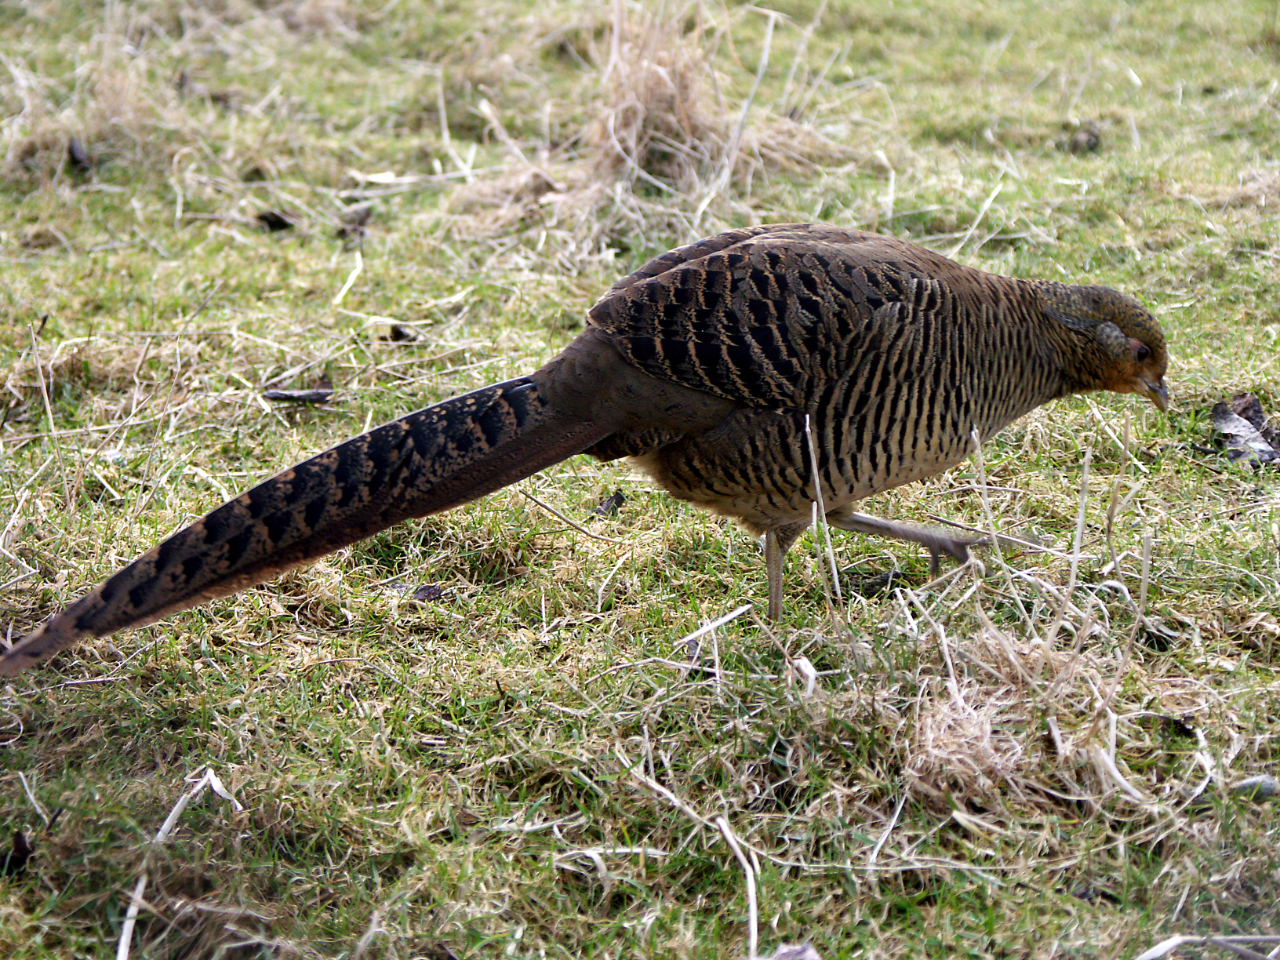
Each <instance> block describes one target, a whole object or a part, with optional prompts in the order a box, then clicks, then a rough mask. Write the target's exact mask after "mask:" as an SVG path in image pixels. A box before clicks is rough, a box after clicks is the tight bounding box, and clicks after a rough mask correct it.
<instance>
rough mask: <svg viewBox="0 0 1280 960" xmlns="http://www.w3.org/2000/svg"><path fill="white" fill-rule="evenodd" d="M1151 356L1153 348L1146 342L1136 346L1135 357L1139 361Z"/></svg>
mask: <svg viewBox="0 0 1280 960" xmlns="http://www.w3.org/2000/svg"><path fill="white" fill-rule="evenodd" d="M1149 356H1151V348H1150V347H1148V346H1147V345H1146V344H1145V343H1140V344H1138V346H1137V347H1136V348H1134V351H1133V359H1135V360H1137V361H1138V362H1139V363H1142V362H1143V361H1144V360H1146V359H1147V358H1148V357H1149Z"/></svg>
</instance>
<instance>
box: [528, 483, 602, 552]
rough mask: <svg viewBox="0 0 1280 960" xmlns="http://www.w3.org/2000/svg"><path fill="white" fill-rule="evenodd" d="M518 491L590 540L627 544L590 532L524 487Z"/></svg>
mask: <svg viewBox="0 0 1280 960" xmlns="http://www.w3.org/2000/svg"><path fill="white" fill-rule="evenodd" d="M520 492H521V493H523V494H524V495H525V496H526V497H528V498H529V499H530V500H532V501H533V502H534V503H536V504H537V505H538V506H540V507H541V508H542V509H543V510H545V511H547V513H550V514H552V515H553V516H555V517H558V518H559V519H561V520H563V521H564V522H565V523H567V524H568V525H569V526H571V527H573V529H575V530H577V531H578V532H579V533H580V534H582V535H583V536H584V537H590V538H591V539H592V540H603V541H604V542H605V543H613V544H617V545H618V546H620V547H625V546H627V544H626V542H625V541H622V540H614V539H613V538H612V537H602V536H600V534H598V533H592V532H591V531H590V530H588V529H586V527H583V526H582V525H580V524H577V523H574V522H573V521H572V520H570V519H569V518H568V517H566V516H565V515H564V514H563V513H561V512H560V511H559V510H557V509H556V508H555V507H553V506H551V505H550V504H547V503H543V502H542V501H541V500H539V499H538V498H537V497H535V496H534V495H533V494H532V493H530V492H529V491H528V490H526V489H524V488H523V487H521V488H520Z"/></svg>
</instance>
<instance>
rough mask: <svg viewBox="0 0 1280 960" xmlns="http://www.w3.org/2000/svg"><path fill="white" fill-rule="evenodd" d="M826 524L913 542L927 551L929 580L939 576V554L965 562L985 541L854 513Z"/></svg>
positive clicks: (830, 516) (834, 517) (829, 517)
mask: <svg viewBox="0 0 1280 960" xmlns="http://www.w3.org/2000/svg"><path fill="white" fill-rule="evenodd" d="M827 523H829V524H831V525H832V526H833V527H839V528H840V529H841V530H852V531H854V532H855V533H870V534H873V535H875V536H880V537H893V538H894V539H895V540H908V541H910V542H912V543H918V544H921V545H922V546H924V547H925V548H926V549H927V550H928V551H929V577H930V579H932V578H934V577H937V575H938V557H939V555H941V554H943V553H945V554H947V555H948V556H951V557H954V558H955V559H956V560H958V561H959V562H960V563H968V562H969V548H970V547H971V546H973V545H974V544H977V543H981V542H982V541H983V540H984V539H985V538H984V537H979V538H978V539H976V540H962V539H960V538H958V537H949V536H947V535H946V534H944V533H939V532H938V531H936V530H928V529H926V528H924V527H913V526H911V525H910V524H906V523H894V522H893V521H892V520H881V519H880V518H879V517H869V516H867V515H866V514H865V513H853V512H852V511H850V512H848V513H843V514H836V513H829V514H827Z"/></svg>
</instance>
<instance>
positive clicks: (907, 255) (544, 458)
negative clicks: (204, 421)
mask: <svg viewBox="0 0 1280 960" xmlns="http://www.w3.org/2000/svg"><path fill="white" fill-rule="evenodd" d="M587 319H588V323H587V327H586V329H585V330H584V332H582V333H581V334H580V335H578V337H577V338H576V339H574V340H573V341H572V342H571V343H570V344H569V345H568V346H567V347H566V348H565V349H564V351H563V352H562V353H560V354H559V356H557V357H555V358H554V359H552V360H551V361H550V362H548V363H547V364H546V365H545V366H544V367H542V369H540V370H538V371H537V372H535V373H532V374H530V375H528V376H523V377H517V378H516V379H514V380H508V381H506V382H504V383H496V384H493V385H492V386H487V387H483V388H481V389H479V390H476V391H473V392H472V393H468V394H466V395H464V396H460V397H456V398H454V399H452V400H446V401H444V402H443V403H439V404H436V405H435V406H431V407H427V408H426V409H424V410H419V411H418V412H416V413H411V414H409V415H408V416H405V417H403V418H401V419H399V420H396V421H393V422H391V423H388V424H386V425H384V426H381V427H378V428H376V429H374V430H371V431H370V432H368V433H365V434H362V435H360V436H358V437H355V438H353V439H351V440H348V441H346V442H345V443H342V444H340V445H338V446H336V447H334V448H333V449H331V450H328V451H326V452H324V453H321V454H319V455H317V456H315V457H313V458H312V459H310V460H307V461H305V462H303V463H300V464H298V465H297V466H294V467H291V468H289V469H288V470H285V471H284V472H283V473H280V474H278V475H277V476H275V477H272V478H271V479H270V480H267V481H265V482H263V483H261V484H259V485H258V486H256V487H254V488H253V489H251V490H249V491H248V492H247V493H244V494H241V495H240V496H238V497H236V498H235V499H234V500H231V501H229V502H228V503H226V504H223V505H222V506H221V507H219V508H217V509H216V510H214V511H213V512H212V513H210V514H208V515H207V516H205V517H204V518H203V519H201V520H197V521H196V522H195V523H193V524H191V525H190V526H189V527H187V528H185V529H183V530H181V531H179V532H178V533H176V534H174V535H173V536H171V537H170V538H169V539H167V540H165V541H164V542H163V543H161V544H159V545H158V546H156V547H155V548H153V549H152V550H150V551H149V552H147V553H145V554H143V555H142V556H141V557H139V558H138V559H136V560H135V561H133V563H131V564H129V565H128V566H127V567H125V568H124V569H123V570H121V571H120V572H118V573H116V574H115V575H114V576H112V577H111V578H109V579H108V580H105V581H104V582H102V583H101V584H99V585H98V586H96V587H94V588H93V589H92V590H91V591H89V593H87V594H86V595H85V596H83V597H81V598H80V599H79V600H77V601H76V602H75V603H73V604H71V605H70V606H69V607H67V608H66V609H65V610H63V611H62V612H61V613H57V614H55V615H54V616H53V617H51V618H50V619H49V620H48V621H46V622H45V623H44V624H43V625H41V626H39V627H38V628H37V629H36V630H34V631H33V632H32V633H30V634H29V635H28V636H26V637H25V638H24V639H22V640H21V641H19V642H18V643H17V644H15V645H14V646H13V647H12V648H11V649H9V650H8V651H7V652H6V653H5V654H4V656H3V658H2V659H0V674H3V675H6V676H10V675H13V674H16V673H17V672H19V671H21V670H23V669H25V668H26V667H29V666H31V665H33V664H36V663H39V662H40V661H42V660H45V659H47V658H48V657H50V656H52V655H53V654H54V653H56V652H57V651H59V650H62V649H64V648H66V647H68V646H70V645H72V644H74V643H76V642H77V641H79V640H82V639H84V638H86V637H101V636H105V635H107V634H110V633H114V632H115V631H117V630H123V629H125V628H126V627H136V626H142V625H145V624H148V623H151V622H153V621H155V620H158V619H160V618H162V617H165V616H167V615H168V614H171V613H174V612H176V611H179V610H183V609H186V608H188V607H192V606H195V605H196V604H199V603H202V602H204V601H206V600H211V599H213V598H215V597H221V596H225V595H227V594H229V593H233V592H235V591H237V590H241V589H244V588H246V587H249V586H251V585H253V584H255V583H259V582H261V581H263V580H266V579H268V578H270V577H272V576H274V575H276V574H278V573H280V572H282V571H284V570H287V569H289V568H291V567H295V566H297V565H299V564H302V563H305V562H307V561H309V560H313V559H315V558H317V557H320V556H322V555H324V554H326V553H329V552H331V551H333V550H337V549H338V548H340V547H343V546H345V545H347V544H350V543H353V542H355V541H357V540H361V539H363V538H365V537H368V536H371V535H372V534H374V533H376V532H378V531H379V530H383V529H385V528H386V527H389V526H391V525H392V524H395V523H399V522H400V521H401V520H405V519H407V518H410V517H423V516H427V515H428V514H433V513H437V512H439V511H441V510H447V509H449V508H451V507H456V506H458V505H460V504H463V503H467V502H469V501H472V500H475V499H477V498H478V497H481V496H484V495H485V494H487V493H491V492H493V491H494V490H497V489H499V488H501V487H505V486H507V485H508V484H511V483H515V482H516V481H518V480H521V479H523V478H525V477H528V476H530V475H531V474H533V473H536V472H537V471H539V470H541V469H543V468H544V467H547V466H550V465H551V464H554V463H557V462H558V461H560V460H563V459H565V458H566V457H569V456H572V455H574V454H577V453H587V454H590V455H592V456H594V457H596V458H598V459H600V460H614V459H617V458H620V457H628V458H630V460H631V462H632V463H633V464H634V465H635V466H638V467H639V468H640V469H641V470H642V471H644V472H645V473H647V474H648V475H649V476H650V477H652V478H653V480H654V481H656V483H657V484H658V485H659V486H661V487H663V488H664V489H666V490H667V491H668V492H669V493H671V494H672V495H674V496H676V497H678V498H680V499H681V500H686V501H689V502H690V503H693V504H695V505H697V506H698V507H702V508H704V509H707V510H711V511H713V512H715V513H719V514H724V515H727V516H730V517H734V518H736V519H737V520H738V521H740V522H741V524H742V525H743V526H744V527H745V528H746V529H747V530H748V531H750V532H751V533H753V534H755V535H757V536H760V535H763V537H764V542H765V569H766V573H767V578H768V615H769V616H770V617H771V618H777V617H778V616H779V615H780V613H781V609H782V580H783V563H784V560H785V557H786V554H787V551H788V550H789V549H790V547H791V545H792V543H794V541H795V540H796V538H797V537H798V536H799V535H800V534H801V533H802V532H803V531H804V530H805V528H806V527H808V525H809V523H810V520H811V516H812V504H813V503H814V502H815V501H817V502H821V503H822V504H823V507H824V509H825V511H826V519H827V522H828V523H830V524H832V525H834V526H836V527H841V528H845V529H849V530H855V531H860V532H864V533H873V534H882V535H887V536H891V537H896V538H899V539H903V540H907V541H911V542H916V543H920V544H923V545H924V546H926V547H927V548H928V549H929V551H930V554H931V558H932V561H933V562H934V563H935V564H936V562H937V558H938V555H939V554H940V553H947V554H949V555H950V556H953V557H955V558H956V559H958V560H961V561H964V560H966V559H967V557H968V546H969V543H968V542H966V541H964V540H961V539H957V538H952V537H949V536H945V535H943V534H941V533H938V532H935V531H931V530H925V529H917V528H915V527H911V526H908V525H905V524H899V523H894V522H891V521H886V520H880V519H877V518H874V517H868V516H865V515H863V514H859V513H855V512H853V510H852V505H853V504H854V503H856V502H857V501H858V500H861V499H863V498H864V497H868V496H870V495H872V494H875V493H878V492H880V491H883V490H888V489H890V488H893V487H897V486H900V485H902V484H905V483H910V482H911V481H913V480H922V479H924V478H926V477H931V476H934V475H936V474H939V473H941V472H942V471H944V470H946V469H948V468H949V467H952V466H954V465H956V464H958V463H960V462H961V461H963V460H964V459H965V458H966V457H967V456H968V455H969V454H970V452H971V451H972V447H973V437H974V435H975V431H976V435H977V436H979V437H981V438H983V439H986V438H988V437H991V436H993V435H994V434H995V433H996V432H998V431H999V430H1001V429H1002V428H1004V427H1005V426H1007V425H1008V424H1010V423H1011V422H1013V421H1014V420H1016V419H1017V418H1018V417H1020V416H1022V415H1023V414H1025V413H1027V412H1028V411H1030V410H1033V409H1035V408H1036V407H1038V406H1040V405H1041V404H1043V403H1046V402H1048V401H1049V400H1053V399H1055V398H1058V397H1065V396H1068V395H1071V394H1078V393H1085V392H1088V391H1094V390H1111V391H1115V392H1117V393H1136V394H1139V395H1141V396H1144V397H1146V398H1147V399H1149V400H1151V401H1152V402H1153V403H1155V405H1156V406H1157V407H1158V408H1159V409H1161V410H1165V409H1167V406H1168V392H1167V390H1166V388H1165V383H1164V374H1165V370H1166V368H1167V366H1168V355H1167V352H1166V349H1165V339H1164V335H1163V333H1162V332H1161V329H1160V326H1159V324H1158V323H1157V322H1156V320H1155V319H1154V318H1153V317H1152V315H1151V314H1150V313H1149V312H1148V311H1147V310H1146V309H1145V308H1144V307H1143V306H1142V305H1141V304H1140V303H1139V302H1138V301H1137V300H1135V299H1133V298H1132V297H1129V296H1126V295H1124V294H1121V293H1118V292H1116V291H1114V290H1110V289H1108V288H1106V287H1100V286H1075V285H1068V284H1063V283H1057V282H1052V281H1047V280H1021V279H1014V278H1010V277H1001V276H996V275H993V274H989V273H984V272H982V271H980V270H975V269H972V268H969V267H965V266H962V265H960V264H958V263H955V262H953V261H951V260H949V259H947V258H946V257H943V256H941V255H940V254H937V253H934V252H931V251H929V250H926V249H924V248H922V247H918V246H915V245H913V244H910V243H905V242H903V241H900V240H896V239H893V238H890V237H885V236H880V235H877V234H873V233H866V232H862V231H857V230H848V229H843V228H839V227H834V226H824V225H819V224H778V225H770V226H760V227H752V228H748V229H741V230H733V231H730V232H728V233H722V234H720V235H718V236H715V237H711V238H709V239H705V240H701V241H698V242H696V243H692V244H689V245H687V246H683V247H680V248H678V249H676V250H673V251H671V252H670V253H666V254H663V255H662V256H659V257H657V258H656V259H654V260H653V261H651V262H650V263H648V264H646V265H645V266H643V267H641V268H640V269H639V270H637V271H636V272H635V273H633V274H631V275H630V276H628V277H626V278H625V279H623V280H620V281H619V282H618V283H616V284H614V286H613V287H612V288H611V289H610V290H609V291H608V292H607V293H606V294H605V295H604V297H603V298H602V299H601V300H600V302H599V303H597V304H596V305H595V306H594V307H593V308H592V309H591V311H590V312H589V314H588V318H587ZM818 494H820V500H819V498H818Z"/></svg>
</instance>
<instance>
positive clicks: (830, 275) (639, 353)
mask: <svg viewBox="0 0 1280 960" xmlns="http://www.w3.org/2000/svg"><path fill="white" fill-rule="evenodd" d="M938 259H939V260H942V258H938ZM942 262H943V263H944V264H946V265H948V266H950V267H957V266H958V265H956V264H953V263H951V262H950V261H942ZM937 269H938V265H937V264H935V263H931V262H926V261H925V260H923V259H922V258H921V257H920V256H919V251H918V248H914V247H908V246H907V245H905V244H901V243H899V242H897V241H892V240H888V239H887V238H884V237H879V236H877V235H875V234H868V233H862V232H860V231H851V230H841V229H838V228H831V227H826V228H815V226H814V225H812V224H781V225H775V226H772V227H757V228H753V229H750V230H738V231H731V232H729V233H725V234H721V235H720V236H718V237H713V238H711V239H710V240H706V241H701V242H699V243H695V244H690V245H689V246H686V247H681V248H679V249H678V250H674V251H672V252H671V253H668V254H664V255H663V256H661V257H658V258H656V259H655V260H653V261H651V262H650V263H648V264H646V265H645V266H644V267H641V268H640V269H639V270H637V271H636V272H635V273H633V274H631V275H630V276H629V277H627V278H625V279H623V280H621V281H619V282H618V283H617V284H615V285H614V287H613V288H612V289H611V290H610V291H609V292H608V293H607V294H606V295H605V296H604V297H603V298H602V299H601V301H600V302H599V303H598V304H597V305H596V306H595V307H594V308H593V309H592V311H591V313H590V316H589V321H590V323H591V324H592V325H594V326H595V327H597V328H599V329H601V330H602V331H604V332H605V333H607V334H608V335H609V338H610V341H611V342H612V344H613V345H614V347H615V348H616V349H617V350H618V351H619V352H620V353H621V354H622V355H623V356H624V357H625V358H626V359H627V360H628V361H629V362H630V363H632V364H634V365H635V366H636V367H638V368H639V369H641V370H643V371H644V372H646V373H648V374H650V375H652V376H655V377H658V378H661V379H664V380H669V381H673V382H676V383H680V384H682V385H684V386H688V387H692V388H694V389H697V390H703V391H705V392H707V393H711V394H714V395H717V396H721V397H725V398H727V399H730V400H733V401H735V402H738V403H742V404H745V405H747V406H752V407H766V408H774V409H777V408H791V409H806V408H808V407H810V406H812V405H813V403H814V401H815V399H816V398H817V397H818V396H819V395H820V393H821V392H822V390H823V388H824V384H826V383H827V382H829V381H831V380H833V379H838V378H840V377H842V376H844V375H845V374H847V373H848V372H849V371H850V370H851V369H853V368H856V367H858V366H859V365H861V363H862V361H863V360H864V359H865V357H866V355H867V354H869V353H870V354H873V355H874V354H878V353H882V352H883V351H884V350H886V349H887V348H889V347H890V345H891V344H892V343H894V342H895V341H896V340H898V339H900V338H901V337H902V335H903V333H904V332H905V331H904V330H903V329H902V327H903V325H904V324H909V323H912V322H915V321H919V320H920V319H922V318H926V317H928V316H929V315H930V312H931V311H932V312H937V311H939V310H943V311H945V310H947V309H948V308H951V309H954V305H955V304H954V297H952V296H951V294H950V291H949V288H948V285H947V283H946V281H945V279H941V278H939V277H937V276H935V275H933V274H935V273H936V271H937ZM960 269H963V268H960Z"/></svg>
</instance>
